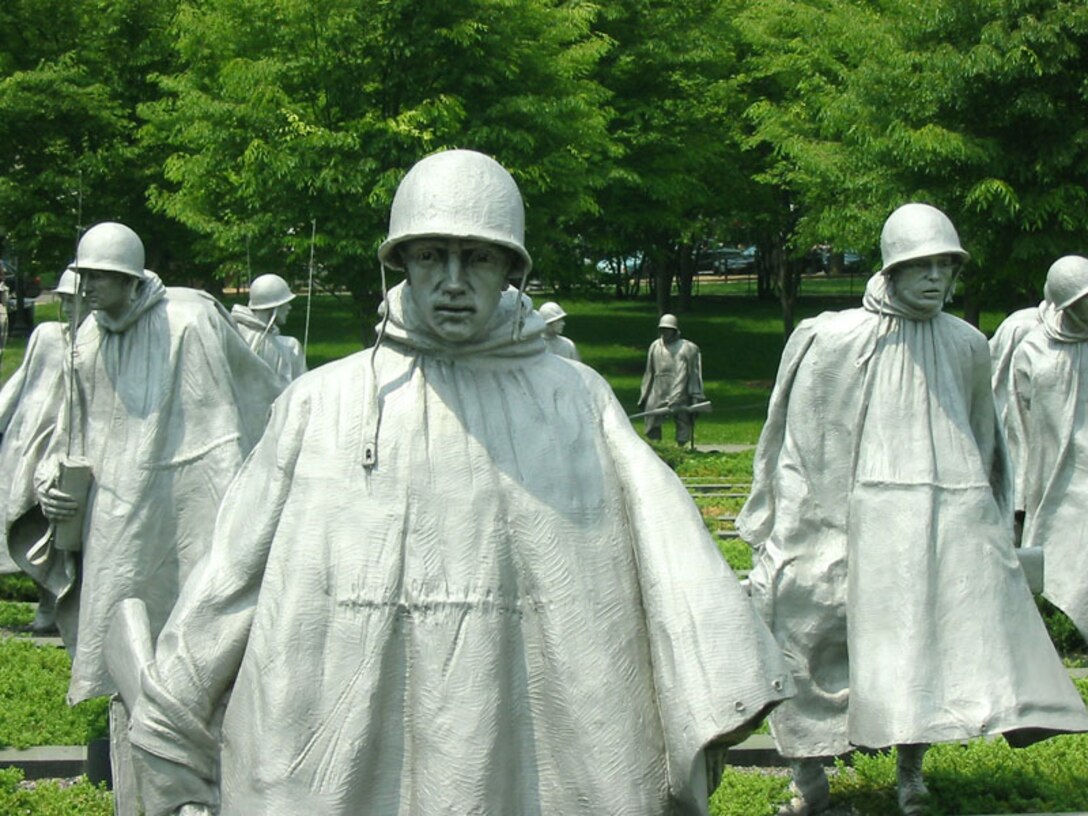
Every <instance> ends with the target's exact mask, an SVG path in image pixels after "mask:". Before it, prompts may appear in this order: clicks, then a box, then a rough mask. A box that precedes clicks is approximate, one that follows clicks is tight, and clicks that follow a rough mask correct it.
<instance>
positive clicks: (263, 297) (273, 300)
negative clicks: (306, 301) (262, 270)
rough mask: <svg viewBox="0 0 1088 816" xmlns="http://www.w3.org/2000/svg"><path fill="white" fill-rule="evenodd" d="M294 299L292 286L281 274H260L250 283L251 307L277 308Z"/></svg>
mask: <svg viewBox="0 0 1088 816" xmlns="http://www.w3.org/2000/svg"><path fill="white" fill-rule="evenodd" d="M294 299H295V296H294V294H292V292H291V287H290V286H288V285H287V281H285V280H284V279H283V278H281V277H280V276H279V275H260V276H259V277H257V278H254V280H253V283H251V284H250V285H249V308H251V309H275V308H276V307H277V306H282V305H283V304H285V303H288V302H290V301H292V300H294Z"/></svg>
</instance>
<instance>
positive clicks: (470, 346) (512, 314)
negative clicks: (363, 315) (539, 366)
mask: <svg viewBox="0 0 1088 816" xmlns="http://www.w3.org/2000/svg"><path fill="white" fill-rule="evenodd" d="M385 302H386V309H387V313H388V320H387V321H385V329H384V340H390V341H392V342H394V343H397V344H400V345H402V346H408V347H409V348H411V349H413V350H415V351H418V352H423V353H425V354H429V355H433V356H435V357H441V358H445V359H456V358H462V357H473V358H478V357H480V356H481V355H482V356H484V357H526V356H529V355H532V354H540V353H542V352H543V351H544V350H545V345H544V318H542V317H541V316H540V314H539V313H537V312H535V311H533V303H532V300H530V299H529V298H528V297H527V296H525V295H522V294H521V293H520V292H519V291H518V290H517V289H516V288H514V287H509V288H508V289H506V290H505V291H504V292H503V293H502V295H501V296H500V298H499V305H498V307H497V308H496V309H495V313H494V314H493V315H492V316H491V320H490V321H488V324H487V326H486V328H485V329H484V331H483V332H482V333H481V334H480V335H479V336H478V337H475V338H473V339H471V340H469V341H467V342H464V343H450V342H449V341H448V340H443V339H442V338H441V337H439V336H438V335H436V334H435V333H434V332H433V331H431V329H430V328H429V327H428V326H427V324H426V323H425V322H424V320H423V316H422V315H421V314H420V312H419V308H418V307H417V306H416V304H415V301H414V300H413V299H412V297H411V291H410V290H409V289H408V284H407V283H400V284H398V285H396V286H394V287H393V288H392V289H390V290H389V292H388V294H387V295H386V298H385ZM519 324H520V331H518V329H519ZM377 330H378V332H379V333H381V332H382V324H381V323H379V324H378V326H377Z"/></svg>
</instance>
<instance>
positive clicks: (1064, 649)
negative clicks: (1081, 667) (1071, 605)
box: [1035, 595, 1088, 661]
mask: <svg viewBox="0 0 1088 816" xmlns="http://www.w3.org/2000/svg"><path fill="white" fill-rule="evenodd" d="M1035 602H1036V603H1037V604H1038V606H1039V614H1040V615H1042V616H1043V623H1045V624H1046V630H1047V632H1049V633H1050V639H1051V640H1052V641H1054V645H1055V646H1056V647H1057V649H1058V652H1059V653H1061V654H1062V655H1063V656H1065V657H1066V658H1068V659H1074V660H1080V661H1083V660H1084V659H1085V658H1086V657H1088V642H1085V640H1084V636H1083V635H1082V634H1081V633H1080V631H1079V630H1078V629H1077V627H1076V624H1074V623H1073V621H1071V620H1070V619H1069V616H1067V615H1066V614H1065V613H1064V612H1062V611H1061V610H1060V609H1058V607H1056V606H1054V604H1052V603H1050V602H1049V601H1047V600H1046V599H1045V598H1043V597H1042V596H1041V595H1038V596H1036V598H1035Z"/></svg>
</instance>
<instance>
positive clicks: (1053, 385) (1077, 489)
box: [1009, 306, 1088, 638]
mask: <svg viewBox="0 0 1088 816" xmlns="http://www.w3.org/2000/svg"><path fill="white" fill-rule="evenodd" d="M1042 312H1043V324H1042V327H1041V328H1040V329H1038V330H1036V331H1033V332H1031V333H1030V334H1028V335H1027V336H1026V337H1025V338H1024V340H1023V341H1022V342H1021V343H1020V346H1019V348H1017V350H1016V353H1015V354H1014V355H1013V361H1012V381H1013V382H1012V390H1013V395H1014V398H1013V402H1012V403H1011V405H1010V408H1009V412H1010V414H1012V415H1014V416H1013V419H1012V421H1011V422H1010V423H1009V441H1010V442H1012V443H1014V444H1015V445H1016V446H1017V447H1018V448H1019V449H1021V450H1023V451H1024V454H1023V457H1022V459H1021V462H1020V466H1019V467H1018V468H1017V485H1018V488H1019V490H1018V494H1019V495H1020V496H1022V497H1023V505H1022V509H1023V510H1024V511H1025V519H1024V537H1023V546H1025V547H1044V548H1045V555H1046V569H1045V570H1044V572H1043V595H1044V596H1045V597H1046V598H1047V600H1049V601H1051V602H1052V603H1053V604H1054V605H1055V606H1057V607H1058V608H1059V609H1061V610H1062V611H1063V612H1065V614H1067V615H1068V616H1069V617H1070V619H1071V620H1072V621H1073V623H1074V624H1076V626H1077V629H1078V630H1079V631H1080V633H1081V635H1082V636H1084V637H1085V638H1088V534H1086V526H1085V523H1086V521H1085V508H1088V475H1086V474H1085V471H1084V464H1083V463H1084V461H1085V457H1088V417H1086V416H1085V401H1086V400H1088V328H1085V327H1082V326H1079V325H1077V324H1076V322H1075V321H1074V320H1071V319H1069V318H1070V317H1071V315H1068V314H1066V312H1065V311H1059V310H1056V309H1054V308H1053V307H1051V306H1047V307H1045V308H1044V309H1043V310H1042Z"/></svg>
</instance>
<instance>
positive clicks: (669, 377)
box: [638, 314, 706, 445]
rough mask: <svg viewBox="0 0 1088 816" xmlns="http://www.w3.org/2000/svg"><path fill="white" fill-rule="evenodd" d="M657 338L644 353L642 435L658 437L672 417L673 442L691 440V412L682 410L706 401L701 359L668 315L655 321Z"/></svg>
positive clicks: (697, 351) (676, 323) (674, 319)
mask: <svg viewBox="0 0 1088 816" xmlns="http://www.w3.org/2000/svg"><path fill="white" fill-rule="evenodd" d="M657 328H658V334H659V337H658V338H657V339H656V340H654V341H653V343H651V344H650V351H649V353H648V354H647V355H646V373H645V374H643V375H642V389H641V391H640V393H639V398H638V404H639V406H640V407H641V408H643V409H644V411H646V412H654V411H660V413H647V415H646V419H645V423H646V436H647V438H649V439H660V438H661V426H662V425H664V424H665V419H666V418H667V417H668V416H670V415H671V416H672V418H673V421H674V422H675V423H676V443H677V444H678V445H686V444H687V443H688V442H690V441H691V438H692V433H693V430H694V427H695V414H694V413H693V412H692V411H690V410H686V409H688V408H690V407H691V406H692V405H695V404H696V403H701V402H705V401H706V397H705V396H704V395H703V361H702V356H701V355H700V353H699V347H698V346H697V345H695V344H694V343H692V342H691V341H690V340H685V339H684V338H683V337H681V336H680V324H679V323H678V322H677V320H676V318H675V317H674V316H673V315H671V314H666V315H662V316H661V319H660V320H659V321H658V323H657Z"/></svg>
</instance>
